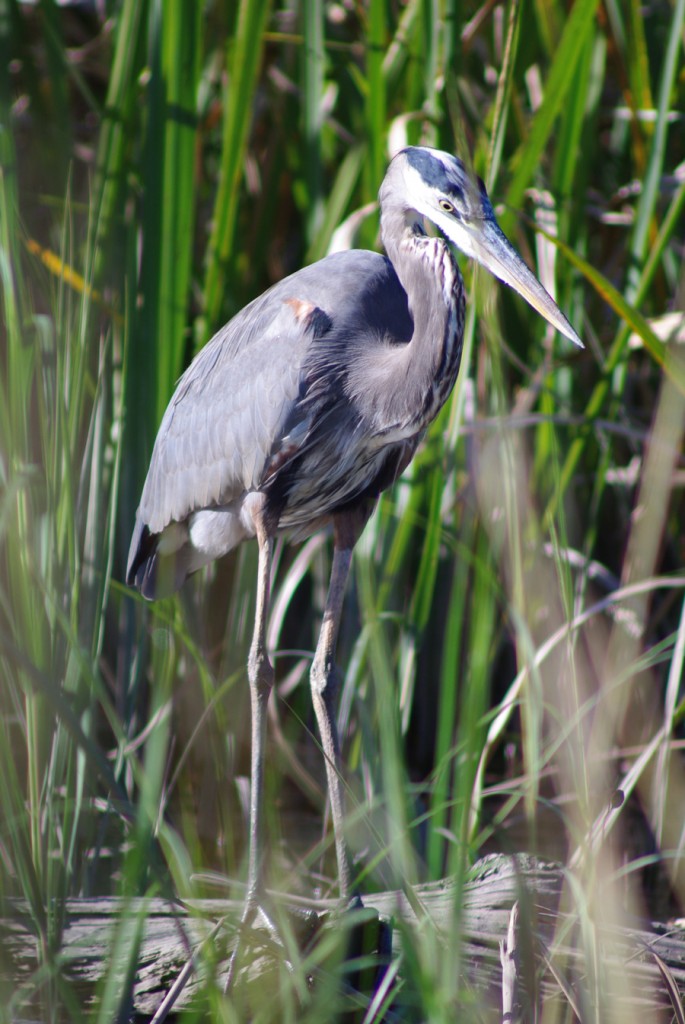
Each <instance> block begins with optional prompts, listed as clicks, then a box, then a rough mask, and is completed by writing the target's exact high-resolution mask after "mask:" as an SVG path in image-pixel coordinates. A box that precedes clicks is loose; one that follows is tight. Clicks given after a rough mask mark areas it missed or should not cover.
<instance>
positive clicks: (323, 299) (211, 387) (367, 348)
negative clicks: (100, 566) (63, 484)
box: [129, 237, 464, 598]
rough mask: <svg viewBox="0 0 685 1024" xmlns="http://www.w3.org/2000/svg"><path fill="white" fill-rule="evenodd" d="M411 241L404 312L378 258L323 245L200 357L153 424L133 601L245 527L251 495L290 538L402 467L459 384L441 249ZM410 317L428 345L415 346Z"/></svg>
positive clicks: (448, 274)
mask: <svg viewBox="0 0 685 1024" xmlns="http://www.w3.org/2000/svg"><path fill="white" fill-rule="evenodd" d="M411 244H412V248H418V249H423V250H425V251H426V253H427V257H428V258H426V259H425V260H420V262H419V268H420V269H421V270H422V272H423V277H424V281H423V284H422V291H421V299H422V301H421V302H415V303H414V304H413V305H412V308H411V310H410V306H409V302H408V298H407V293H406V291H405V289H404V288H403V286H402V283H401V281H400V278H399V277H398V274H397V272H396V270H395V268H394V267H393V264H392V263H391V262H390V260H389V259H387V258H386V257H384V256H381V255H379V254H378V253H372V252H366V251H360V250H353V251H350V252H343V253H337V254H334V255H332V256H328V257H327V258H326V259H324V260H321V261H320V262H319V263H317V264H314V265H313V266H310V267H306V268H305V269H303V270H300V271H298V272H297V273H295V274H293V275H291V276H290V277H288V278H285V279H284V280H283V281H280V282H279V283H278V284H277V285H275V286H274V287H273V288H270V289H269V291H267V292H266V293H265V294H264V295H262V296H260V297H259V298H258V299H255V301H254V302H252V303H250V305H248V306H246V307H245V309H243V310H242V311H241V312H240V313H238V314H237V316H235V317H234V318H233V319H232V320H231V321H230V322H229V323H228V324H227V325H226V326H225V327H224V328H223V329H222V330H221V331H219V333H218V334H217V335H215V337H214V338H213V339H212V341H211V342H210V343H209V344H208V345H206V346H205V348H204V349H203V350H202V351H201V352H200V354H199V355H198V356H197V358H196V359H195V360H194V362H193V363H192V364H191V366H190V367H189V368H188V370H187V371H186V373H185V375H184V376H183V378H182V379H181V381H180V383H179V385H178V388H177V390H176V393H175V395H174V397H173V398H172V400H171V402H170V404H169V407H168V409H167V412H166V414H165V416H164V419H163V421H162V424H161V427H160V430H159V434H158V436H157V441H156V444H155V450H154V453H153V456H152V461H151V464H150V469H149V472H148V476H147V480H146V483H145V487H144V490H143V494H142V498H141V502H140V507H139V510H138V517H137V524H136V534H135V538H134V543H133V544H132V547H131V556H132V561H131V563H130V566H129V574H131V573H133V574H135V579H136V582H137V583H138V585H139V586H140V587H141V590H142V592H143V594H144V595H145V596H146V597H150V598H152V597H159V596H163V595H164V594H166V593H168V592H170V591H171V590H175V589H177V588H178V587H179V586H181V584H182V583H183V581H184V580H185V578H186V576H187V575H189V574H190V573H192V572H194V571H195V570H197V569H199V568H200V567H201V566H203V565H205V564H207V563H208V562H210V561H212V560H214V559H216V558H218V557H220V556H221V555H224V554H226V552H227V551H229V550H230V549H231V548H232V547H234V546H235V545H236V544H238V543H239V542H240V541H242V540H244V539H246V538H248V537H251V536H254V524H253V521H252V518H251V517H250V515H249V514H245V505H246V503H247V508H249V505H250V499H251V495H253V494H254V493H255V492H261V493H263V494H264V496H265V497H266V518H267V521H268V523H269V527H270V529H271V530H272V531H273V532H275V531H276V530H287V531H292V532H293V533H294V534H295V535H296V536H304V535H306V534H307V533H309V532H311V531H312V530H313V529H315V528H316V527H317V526H320V525H322V524H323V523H324V522H326V521H327V520H328V519H329V518H330V516H331V514H332V513H335V512H336V511H337V510H338V509H340V508H342V507H344V506H347V505H349V504H350V503H351V502H368V503H369V504H370V507H372V506H373V502H374V500H375V499H376V498H377V497H378V495H379V493H380V492H381V491H382V490H384V489H385V488H386V487H388V486H389V485H390V484H391V483H392V482H393V481H394V480H395V479H396V477H397V476H398V474H399V473H401V472H402V470H403V469H404V468H405V466H406V465H407V464H408V462H409V461H410V459H411V458H412V456H413V454H414V452H415V450H416V446H417V444H418V441H419V440H420V438H421V435H422V433H423V431H424V430H425V428H426V426H427V425H428V423H430V421H431V420H432V419H433V418H434V417H435V414H436V413H437V411H438V409H439V408H440V406H441V405H442V404H443V403H444V401H445V399H446V398H447V396H448V395H449V393H450V391H451V390H452V387H453V385H454V382H455V380H456V378H457V373H458V370H459V357H460V354H461V334H462V327H463V315H464V292H463V284H462V280H461V276H460V274H459V270H458V268H457V266H456V263H455V262H454V259H453V257H452V254H451V252H450V250H449V248H448V246H447V245H446V243H445V242H444V241H443V240H442V239H440V238H428V237H418V238H417V237H414V238H412V241H411ZM412 255H413V254H412ZM436 257H437V258H439V259H440V260H442V261H443V263H444V267H445V278H446V280H447V287H446V288H443V287H442V285H440V286H439V287H436V279H435V275H434V273H432V270H431V265H432V262H433V260H434V259H435V258H436ZM400 272H401V261H400ZM422 319H425V320H426V321H427V322H426V323H425V324H424V323H421V322H419V324H418V326H419V327H421V329H422V331H421V335H422V337H423V336H426V337H429V338H430V339H431V345H430V346H428V345H424V346H423V348H422V350H421V351H416V349H417V348H418V347H419V343H418V342H412V336H413V335H414V333H415V327H416V325H417V321H420V320H422ZM420 371H421V372H420ZM408 395H409V399H410V400H409V401H408V400H407V396H408Z"/></svg>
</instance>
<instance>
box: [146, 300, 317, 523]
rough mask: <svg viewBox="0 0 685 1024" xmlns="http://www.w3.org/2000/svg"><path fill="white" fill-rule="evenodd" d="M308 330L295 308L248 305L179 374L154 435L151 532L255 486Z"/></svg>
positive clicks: (294, 390)
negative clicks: (173, 391) (170, 398)
mask: <svg viewBox="0 0 685 1024" xmlns="http://www.w3.org/2000/svg"><path fill="white" fill-rule="evenodd" d="M306 344H307V330H306V329H303V325H302V324H301V323H300V322H299V321H298V318H297V311H295V310H294V309H293V308H292V307H291V306H289V305H288V304H287V303H286V302H284V301H282V300H279V301H278V304H277V305H276V306H273V305H272V304H271V303H269V304H266V305H265V304H263V303H262V308H259V307H257V308H256V309H255V308H252V307H249V306H248V307H247V308H246V309H245V310H244V311H243V312H242V313H241V314H239V315H238V316H237V317H236V318H234V319H233V320H232V321H231V322H230V323H229V324H227V325H226V327H224V328H223V329H222V330H221V331H220V332H219V333H218V334H217V335H216V336H215V337H214V338H213V340H212V341H211V342H210V343H209V344H208V345H207V346H206V347H205V348H204V349H203V350H202V351H201V352H200V353H199V355H198V356H197V357H196V359H195V360H194V361H193V363H192V364H191V365H190V367H189V368H188V370H187V371H186V373H185V374H184V376H183V377H182V378H181V380H180V382H179V384H178V387H177V389H176V392H175V394H174V396H173V398H172V400H171V402H170V403H169V406H168V408H167V411H166V413H165V415H164V419H163V420H162V424H161V426H160V429H159V433H158V435H157V440H156V442H155V448H154V452H153V455H152V459H151V462H150V468H149V471H148V476H147V480H146V481H145V486H144V489H143V494H142V497H141V502H140V508H139V517H140V518H141V519H142V521H143V522H144V523H145V524H146V525H147V527H148V529H149V530H150V532H151V533H152V534H156V533H160V532H161V531H162V530H163V529H164V527H165V526H167V525H168V524H169V523H170V522H172V521H176V522H182V521H183V520H184V519H186V518H187V516H188V515H189V514H190V513H191V512H193V511H194V510H197V509H202V508H211V507H214V506H218V505H226V504H229V503H230V502H231V501H234V500H235V499H236V498H238V497H239V496H240V495H241V494H243V493H245V492H246V491H249V490H252V489H254V488H256V487H257V486H258V484H259V479H260V475H261V473H262V471H263V468H264V464H265V462H266V460H267V459H268V457H269V454H270V452H271V450H272V447H273V445H274V442H275V440H276V439H277V438H278V437H279V436H280V432H281V428H282V424H283V421H284V419H285V417H286V416H287V415H288V411H289V409H290V407H291V406H292V404H293V402H294V401H295V400H296V398H297V394H298V389H299V377H300V365H301V362H302V358H303V355H304V350H305V349H306Z"/></svg>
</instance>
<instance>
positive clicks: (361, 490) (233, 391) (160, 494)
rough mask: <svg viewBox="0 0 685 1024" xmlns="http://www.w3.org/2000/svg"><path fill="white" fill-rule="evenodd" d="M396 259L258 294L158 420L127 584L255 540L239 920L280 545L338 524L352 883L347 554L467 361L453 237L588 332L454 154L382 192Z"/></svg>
mask: <svg viewBox="0 0 685 1024" xmlns="http://www.w3.org/2000/svg"><path fill="white" fill-rule="evenodd" d="M379 199H380V208H381V235H382V239H383V243H384V245H385V249H386V253H387V257H384V256H380V255H378V254H376V253H371V252H362V251H352V252H346V253H340V254H338V255H334V256H329V257H327V258H326V259H324V260H321V261H320V262H319V263H315V264H314V265H312V266H310V267H307V268H305V269H304V270H300V271H298V272H297V273H296V274H293V275H292V276H291V277H288V278H286V279H285V280H283V281H281V282H280V283H279V284H277V285H275V286H274V287H273V288H271V289H270V290H269V291H267V292H265V294H264V295H262V296H261V297H260V298H258V299H255V301H254V302H252V303H250V305H248V306H246V307H245V309H244V310H242V312H240V313H238V315H237V316H236V317H234V318H233V319H232V320H231V321H230V323H228V324H227V325H226V326H225V327H224V328H222V330H220V331H219V333H218V334H217V335H216V336H215V337H214V338H213V339H212V341H210V342H209V344H208V345H207V346H206V347H205V348H204V349H203V351H202V352H201V353H200V354H199V355H198V356H197V358H196V359H195V361H194V362H193V363H192V365H191V366H190V367H189V369H188V370H187V372H186V373H185V375H184V376H183V378H182V379H181V381H180V383H179V385H178V388H177V389H176V393H175V394H174V396H173V398H172V400H171V402H170V404H169V407H168V409H167V411H166V414H165V416H164V419H163V421H162V424H161V427H160V430H159V434H158V437H157V441H156V443H155V448H154V452H153V454H152V460H151V463H150V469H149V472H148V476H147V480H146V482H145V486H144V489H143V494H142V498H141V502H140V507H139V509H138V514H137V518H136V526H135V529H134V533H133V538H132V541H131V549H130V553H129V563H128V571H127V580H128V582H129V583H132V584H135V585H136V586H138V587H139V588H140V590H141V591H142V593H143V594H144V595H145V596H146V597H149V598H153V597H159V596H162V595H163V594H166V593H169V592H171V591H173V590H175V589H177V588H178V587H180V586H181V584H182V583H183V581H184V580H185V578H186V577H187V576H188V575H189V574H190V573H192V572H194V571H195V570H197V569H199V568H200V567H201V566H203V565H205V564H207V563H208V562H210V561H212V560H213V559H215V558H218V557H220V556H221V555H223V554H225V553H226V552H227V551H229V550H230V549H231V548H232V547H234V546H235V545H236V544H238V543H240V542H241V541H242V540H245V539H247V538H249V537H256V538H257V541H258V544H259V572H258V581H257V584H258V585H257V610H256V616H255V629H254V634H253V640H252V647H251V649H250V657H249V661H248V675H249V679H250V688H251V695H252V712H253V730H252V798H251V808H250V864H249V877H248V897H247V901H246V907H245V914H244V920H245V921H248V920H249V919H250V918H251V917H252V916H253V915H254V913H255V911H256V908H257V907H258V905H259V901H260V898H261V871H260V854H261V849H262V845H263V840H262V820H263V813H262V808H261V804H262V792H263V762H264V749H265V729H266V702H267V700H268V697H269V693H270V690H271V686H272V684H273V669H272V667H271V664H270V662H269V659H268V654H267V651H266V640H265V637H266V618H267V613H268V604H269V577H270V560H271V548H272V540H273V537H274V536H275V534H276V533H278V532H279V531H282V530H286V531H291V532H292V533H294V534H295V535H301V536H302V535H306V534H307V533H309V532H311V531H313V530H315V529H317V528H318V527H319V526H321V525H323V524H324V523H326V522H332V524H333V532H334V557H333V568H332V572H331V583H330V588H329V593H328V599H327V603H326V609H325V612H324V618H323V625H322V627H321V633H320V636H319V642H318V644H317V649H316V652H315V655H314V659H313V663H312V669H311V686H312V696H313V701H314V707H315V710H316V715H317V721H318V724H319V728H320V731H321V738H322V746H323V749H324V753H325V757H326V769H327V775H328V786H329V793H330V798H331V809H332V817H333V824H334V828H335V838H336V850H337V855H338V867H339V876H340V888H341V892H342V894H343V895H346V894H347V893H349V891H350V887H351V878H352V873H351V864H350V860H349V855H348V851H347V844H346V842H345V838H344V829H343V822H344V794H343V787H342V783H341V778H340V759H339V749H338V739H337V730H336V723H335V714H336V709H335V690H336V686H335V673H334V657H335V643H336V637H337V631H338V625H339V621H340V614H341V610H342V599H343V592H344V586H345V581H346V578H347V574H348V570H349V566H350V561H351V556H352V548H353V547H354V544H355V542H356V539H357V537H358V536H359V533H360V531H361V529H362V528H363V526H364V524H365V522H366V520H367V518H368V516H369V514H370V512H371V510H372V509H373V506H374V503H375V500H376V498H377V497H378V495H379V493H380V492H381V491H382V490H383V489H384V488H386V487H388V486H389V485H390V484H391V483H392V482H393V481H394V480H395V479H396V477H397V476H398V474H399V473H401V471H402V470H403V469H404V467H405V466H406V465H407V464H408V462H409V461H410V460H411V458H412V456H413V454H414V452H415V451H416V447H417V445H418V443H419V441H420V439H421V436H422V434H423V432H424V430H425V429H426V427H427V426H428V424H429V423H430V422H431V420H432V419H433V418H434V417H435V415H436V414H437V412H438V410H439V409H440V407H441V406H442V405H443V404H444V402H445V401H446V399H447V397H448V395H449V393H450V391H451V390H452V388H453V386H454V383H455V380H456V378H457V374H458V371H459V361H460V358H461V346H462V338H463V329H464V285H463V281H462V278H461V274H460V273H459V268H458V266H457V264H456V262H455V260H454V257H453V256H452V252H451V250H450V247H449V245H448V244H447V242H446V241H445V239H444V237H429V236H428V235H427V233H426V230H425V222H426V221H427V220H428V221H431V222H432V223H433V224H434V225H435V226H436V227H437V228H438V229H439V230H440V231H441V232H442V234H443V235H444V236H445V237H446V238H447V239H449V240H450V241H451V242H452V243H453V244H455V245H456V246H458V247H459V248H460V249H461V250H462V251H463V252H464V253H465V254H466V255H467V256H470V257H472V258H474V259H477V260H479V261H480V262H481V263H483V264H484V265H485V266H487V267H488V269H490V270H491V271H492V273H494V274H495V275H496V276H497V277H499V278H500V279H502V280H503V281H505V282H506V283H507V284H510V285H511V286H512V287H513V288H515V289H516V290H517V291H519V292H520V293H521V294H522V295H524V296H525V298H526V299H527V301H528V302H530V303H531V305H533V306H534V308H536V309H537V310H538V311H539V312H540V313H541V314H542V315H543V316H544V317H545V318H546V319H547V320H549V321H550V322H551V323H552V324H554V326H555V327H556V328H557V329H558V330H560V331H562V332H563V333H564V334H565V335H566V336H567V337H569V338H571V340H573V341H575V342H576V343H578V344H580V341H579V339H578V336H577V335H576V333H575V331H574V330H573V328H572V327H571V325H570V324H569V323H568V321H567V320H566V318H565V317H564V315H563V314H562V313H561V311H560V310H559V309H558V308H557V306H556V304H555V303H554V301H553V300H552V299H551V298H550V296H549V295H548V294H547V292H546V291H545V289H544V288H543V287H542V285H541V284H540V283H539V281H537V279H536V278H535V276H534V275H533V274H532V273H531V271H530V270H529V269H528V267H527V266H526V265H525V263H524V262H523V260H522V259H521V257H520V256H519V255H518V253H517V252H516V250H515V249H514V248H513V247H512V246H511V245H510V243H509V242H508V241H507V239H506V238H505V236H504V235H503V234H502V232H501V230H500V229H499V226H498V225H497V221H496V220H495V215H494V213H493V210H492V206H491V205H490V201H489V199H488V196H487V193H486V192H485V187H484V185H483V183H482V182H480V181H474V180H473V179H472V178H470V177H469V175H468V174H467V172H466V170H465V168H464V166H463V164H462V163H461V162H460V161H459V160H457V159H456V158H454V157H452V156H450V155H449V154H447V153H441V152H439V151H437V150H428V149H422V148H410V149H406V150H403V151H402V152H401V153H399V154H398V155H397V156H396V157H395V158H394V159H393V161H392V162H391V164H390V166H389V168H388V171H387V174H386V176H385V179H384V181H383V184H382V186H381V190H380V194H379Z"/></svg>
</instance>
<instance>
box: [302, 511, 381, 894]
mask: <svg viewBox="0 0 685 1024" xmlns="http://www.w3.org/2000/svg"><path fill="white" fill-rule="evenodd" d="M366 518H367V517H366V516H364V517H363V518H362V517H361V516H360V515H359V514H357V515H356V516H354V515H352V514H351V515H349V516H348V515H341V516H338V517H337V518H336V520H335V522H334V527H335V547H334V551H333V567H332V569H331V580H330V584H329V588H328V597H327V599H326V607H325V610H324V615H323V622H322V624H321V632H320V634H319V642H318V644H317V646H316V654H315V655H314V661H313V663H312V669H311V675H310V680H311V687H312V700H313V702H314V711H315V712H316V720H317V722H318V725H319V732H320V734H321V745H322V747H323V753H324V758H325V760H326V776H327V778H328V793H329V797H330V801H331V815H332V818H333V830H334V832H335V850H336V854H337V858H338V876H339V881H340V895H341V896H342V898H343V899H347V897H349V896H350V892H351V888H352V866H351V863H350V854H349V850H348V848H347V842H346V840H345V836H344V833H343V825H344V818H345V795H344V788H343V781H342V774H341V762H340V741H339V739H338V727H337V723H336V712H337V701H336V697H337V690H338V680H337V676H336V670H335V648H336V643H337V639H338V629H339V626H340V615H341V612H342V605H343V597H344V594H345V584H346V583H347V577H348V574H349V570H350V563H351V561H352V550H353V548H354V545H355V543H356V541H357V538H358V537H359V534H360V533H361V530H362V528H363V526H364V523H365V522H366Z"/></svg>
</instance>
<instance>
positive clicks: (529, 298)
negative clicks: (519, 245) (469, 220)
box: [469, 216, 584, 348]
mask: <svg viewBox="0 0 685 1024" xmlns="http://www.w3.org/2000/svg"><path fill="white" fill-rule="evenodd" d="M469 234H470V236H471V237H470V241H471V247H472V249H471V254H472V255H473V257H474V259H476V260H478V262H479V263H482V264H483V266H484V267H486V268H487V269H488V270H489V271H490V273H491V274H494V275H495V277H498V278H499V279H500V281H504V283H505V284H508V285H509V286H510V287H511V288H513V289H514V290H515V291H517V292H518V293H519V295H522V296H523V298H524V299H525V300H526V302H529V303H530V305H531V306H532V307H533V309H536V310H537V311H538V313H540V315H541V316H544V318H545V320H548V321H549V323H551V324H552V326H553V327H555V328H556V329H557V330H558V331H561V333H562V334H564V335H565V336H566V337H567V338H569V339H570V341H572V342H573V344H574V345H578V347H579V348H584V345H583V343H582V341H581V340H580V338H579V337H578V335H577V334H576V332H575V331H574V330H573V328H572V327H571V325H570V323H569V322H568V320H567V319H566V317H565V316H564V314H563V313H562V312H561V310H560V309H559V307H558V306H557V304H556V302H555V301H554V299H553V298H552V296H551V295H550V294H549V293H548V292H547V291H546V289H545V288H543V286H542V285H541V284H540V282H539V281H538V279H537V277H536V276H535V274H534V273H533V272H532V271H531V270H529V269H528V267H527V266H526V264H525V263H524V262H523V260H522V259H521V257H520V256H519V254H518V253H517V251H516V249H515V248H514V247H513V245H512V244H511V242H510V241H509V240H508V238H507V237H506V235H505V234H504V232H503V231H502V229H501V228H500V226H499V224H498V223H497V221H496V220H495V219H494V216H493V217H492V219H490V218H488V219H487V220H483V221H479V223H478V231H477V232H476V231H473V232H471V231H469Z"/></svg>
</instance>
